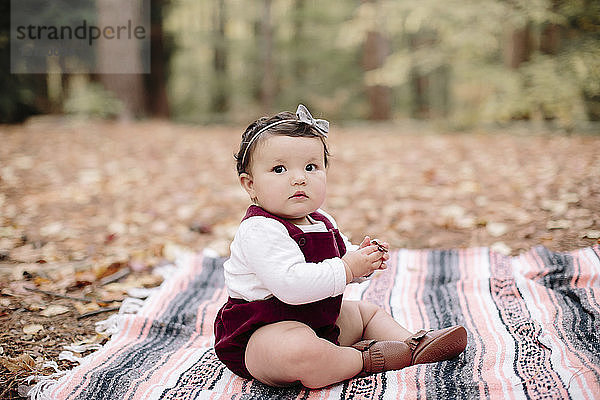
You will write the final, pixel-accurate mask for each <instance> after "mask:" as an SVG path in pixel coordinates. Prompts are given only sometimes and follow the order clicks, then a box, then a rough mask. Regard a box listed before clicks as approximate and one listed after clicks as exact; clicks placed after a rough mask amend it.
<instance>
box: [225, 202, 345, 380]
mask: <svg viewBox="0 0 600 400" xmlns="http://www.w3.org/2000/svg"><path fill="white" fill-rule="evenodd" d="M254 216H263V217H267V218H273V219H275V220H277V221H279V222H281V223H282V224H283V225H284V226H285V227H286V229H287V231H288V233H289V234H290V236H291V237H292V239H294V240H295V241H296V243H297V244H298V246H299V247H300V250H301V251H302V253H303V254H304V258H305V260H306V262H310V263H318V262H321V261H323V260H326V259H329V258H335V257H342V256H343V255H344V254H345V253H346V246H345V245H344V241H343V239H342V236H341V235H340V233H339V231H338V230H337V229H335V228H334V227H333V224H332V223H331V222H330V221H329V219H327V217H325V216H324V215H322V214H320V213H318V212H314V213H311V214H310V216H311V217H312V218H314V219H315V220H317V221H322V222H324V223H325V226H326V227H327V232H311V233H304V232H303V231H302V230H301V229H300V228H298V227H297V226H296V225H294V224H292V223H290V222H288V221H286V220H283V219H281V218H279V217H276V216H275V215H272V214H270V213H268V212H266V211H265V210H263V209H262V208H260V207H258V206H254V205H253V206H250V207H249V208H248V211H247V212H246V216H245V217H244V220H245V219H246V218H250V217H254ZM341 305H342V295H341V294H340V295H338V296H335V297H328V298H326V299H323V300H319V301H316V302H312V303H308V304H301V305H291V304H286V303H284V302H282V301H281V300H279V299H277V298H276V297H270V298H268V299H266V300H256V301H251V302H248V301H245V300H242V299H234V298H231V297H229V299H228V300H227V303H225V305H224V306H223V307H222V308H221V309H220V310H219V312H218V313H217V317H216V320H215V352H216V354H217V356H218V357H219V359H220V360H221V361H222V362H223V363H224V364H225V365H226V366H227V367H228V368H229V369H230V370H232V371H233V372H235V373H236V374H237V375H239V376H241V377H244V378H248V379H252V376H251V375H250V373H249V372H248V369H247V368H246V362H245V359H244V356H245V352H246V346H247V344H248V340H250V336H251V335H252V334H253V333H254V332H255V331H256V330H257V329H258V328H260V327H262V326H264V325H267V324H271V323H274V322H280V321H299V322H302V323H304V324H306V325H308V326H310V327H311V328H312V329H313V330H314V331H315V333H316V334H317V336H319V337H321V338H324V339H327V340H329V341H330V342H332V343H335V344H339V342H338V336H339V333H340V330H339V328H338V327H337V326H336V325H335V322H336V320H337V318H338V316H339V313H340V308H341Z"/></svg>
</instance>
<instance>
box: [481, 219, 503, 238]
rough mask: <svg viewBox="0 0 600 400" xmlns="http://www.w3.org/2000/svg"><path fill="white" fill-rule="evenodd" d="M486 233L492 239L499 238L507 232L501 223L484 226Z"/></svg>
mask: <svg viewBox="0 0 600 400" xmlns="http://www.w3.org/2000/svg"><path fill="white" fill-rule="evenodd" d="M485 229H486V230H487V232H488V233H489V234H490V235H491V236H493V237H499V236H502V235H504V234H505V233H506V232H508V225H507V224H505V223H502V222H490V223H488V224H487V225H486V226H485Z"/></svg>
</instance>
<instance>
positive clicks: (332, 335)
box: [215, 105, 467, 388]
mask: <svg viewBox="0 0 600 400" xmlns="http://www.w3.org/2000/svg"><path fill="white" fill-rule="evenodd" d="M328 131H329V123H328V122H327V121H325V120H321V119H314V118H313V117H312V116H311V115H310V113H309V112H308V110H307V109H306V107H304V106H303V105H299V106H298V110H297V112H296V114H295V115H294V114H292V113H291V112H281V113H279V114H277V115H275V116H273V117H270V118H261V119H259V120H257V121H255V122H253V123H252V124H250V126H248V128H247V129H246V131H245V132H244V134H243V135H242V142H241V145H240V149H239V152H238V153H237V154H236V160H237V172H238V175H239V180H240V183H241V185H242V187H243V188H244V189H245V190H246V192H248V194H249V196H250V198H251V200H252V202H253V205H251V206H250V207H249V208H248V210H247V212H246V215H245V217H244V218H243V220H242V222H241V224H240V226H239V229H238V231H237V233H236V235H235V238H234V240H233V242H232V244H231V257H230V258H229V260H227V261H226V262H225V267H224V269H225V283H226V285H227V290H228V293H229V299H228V301H227V303H226V304H225V305H224V306H223V307H222V308H221V310H220V311H219V312H218V314H217V318H216V321H215V352H216V354H217V356H218V357H219V359H220V360H221V361H222V362H223V363H224V364H225V365H226V366H227V367H228V368H229V369H230V370H231V371H233V372H235V373H236V374H237V375H239V376H242V377H244V378H248V379H252V378H255V379H257V380H259V381H261V382H263V383H265V384H267V385H271V386H287V385H291V384H297V383H300V384H302V385H304V386H306V387H308V388H321V387H324V386H328V385H331V384H334V383H337V382H340V381H343V380H345V379H349V378H352V377H355V376H365V375H368V374H373V373H378V372H383V371H388V370H397V369H401V368H405V367H408V366H411V365H415V364H422V363H431V362H438V361H444V360H448V359H450V358H453V357H456V356H457V355H459V354H460V353H461V352H462V351H463V350H464V349H465V347H466V345H467V333H466V331H465V329H464V328H463V327H462V326H452V327H448V328H445V329H441V330H435V331H431V330H430V331H426V330H421V331H419V332H416V333H413V332H409V331H408V330H407V329H405V328H404V327H402V326H401V325H400V324H399V323H398V322H396V321H395V320H394V319H393V317H392V316H391V315H390V314H388V313H386V312H385V311H384V310H383V309H381V308H379V307H378V306H376V305H374V304H371V303H369V302H366V301H349V300H343V299H342V294H343V292H344V288H345V287H346V285H348V284H350V283H353V282H360V281H364V280H365V279H369V277H370V276H371V275H372V274H373V272H375V271H377V270H383V269H385V268H386V263H385V262H386V261H387V260H388V259H389V257H390V256H389V253H388V250H389V245H388V244H387V243H386V242H383V241H377V240H371V238H370V237H368V236H366V237H365V238H364V240H363V241H362V242H361V243H360V245H358V246H356V245H352V244H351V243H350V242H349V241H348V239H347V238H346V237H345V236H344V235H343V234H341V233H340V231H339V230H338V226H337V224H336V222H335V220H334V219H333V218H332V217H331V216H330V215H329V214H327V213H326V212H325V211H323V210H321V208H320V207H321V206H322V205H323V203H324V201H325V194H326V187H327V166H328V156H329V152H328V148H327V142H326V138H327V133H328Z"/></svg>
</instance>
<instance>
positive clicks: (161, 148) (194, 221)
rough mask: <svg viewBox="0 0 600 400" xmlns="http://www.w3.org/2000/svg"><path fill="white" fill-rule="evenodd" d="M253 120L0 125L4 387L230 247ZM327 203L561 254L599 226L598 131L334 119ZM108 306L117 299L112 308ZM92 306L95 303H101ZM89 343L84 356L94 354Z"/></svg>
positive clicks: (372, 228)
mask: <svg viewBox="0 0 600 400" xmlns="http://www.w3.org/2000/svg"><path fill="white" fill-rule="evenodd" d="M241 132H242V128H240V127H238V128H232V127H198V126H186V125H177V124H173V123H169V122H166V121H144V122H138V123H119V122H107V121H87V122H84V121H72V120H65V119H61V118H55V117H43V118H37V119H32V120H30V121H28V122H27V123H25V124H23V125H14V126H0V143H1V146H0V326H2V331H1V333H0V398H2V399H12V398H18V397H19V395H23V394H24V393H26V391H27V389H28V384H27V382H26V380H25V378H26V377H27V376H30V375H47V374H50V373H52V372H53V371H54V370H53V368H51V367H49V364H48V362H52V361H54V362H57V365H56V366H57V367H58V368H59V369H66V368H70V367H73V366H75V365H76V363H74V362H73V361H69V360H64V359H59V354H60V353H61V351H63V350H64V346H67V345H72V344H80V345H81V344H88V345H89V344H92V345H93V344H102V343H104V342H105V341H106V340H107V338H106V337H105V336H103V335H100V334H97V333H95V329H94V328H95V323H96V322H98V321H101V320H104V319H106V318H107V317H108V316H109V315H111V314H112V313H114V312H115V311H114V309H115V308H118V306H119V304H120V300H122V299H123V298H124V297H126V296H127V291H128V290H129V289H131V288H135V287H153V286H156V285H158V284H160V282H161V278H160V277H159V276H157V275H156V274H154V273H153V271H154V267H156V266H158V265H161V264H165V263H168V262H169V261H172V260H173V258H174V257H175V255H176V254H177V252H178V251H179V250H180V249H182V248H183V249H189V250H192V251H200V250H201V249H204V248H211V249H213V250H215V251H217V252H219V253H220V254H222V255H227V253H228V245H229V242H230V240H231V239H232V237H233V234H234V233H235V230H236V227H237V225H238V223H239V221H240V219H241V217H242V216H243V214H244V212H245V209H246V207H247V206H248V204H249V199H248V197H247V195H246V193H245V192H243V190H242V189H241V188H240V186H239V185H238V182H237V177H236V174H235V168H234V163H233V154H234V153H235V151H236V147H237V146H238V145H239V137H240V135H241ZM329 143H330V150H331V153H332V158H331V164H330V168H329V175H328V199H327V201H326V204H325V205H324V208H325V209H326V210H327V211H328V212H330V213H332V214H333V215H334V216H335V217H336V220H337V222H338V224H339V225H340V227H341V229H342V230H343V232H344V233H345V234H346V235H347V236H348V237H349V238H350V239H351V240H352V241H353V242H360V240H361V239H362V237H363V236H364V235H366V234H368V235H371V236H372V237H378V238H381V239H384V240H386V241H388V242H389V243H390V245H391V246H392V247H393V248H459V247H473V246H490V247H492V248H493V249H495V250H497V251H499V252H502V253H505V254H512V255H517V254H519V253H522V252H524V251H526V250H527V249H529V248H531V247H533V246H537V245H543V246H546V247H548V248H549V249H551V250H558V251H566V250H571V249H575V248H580V247H584V246H590V245H593V244H595V243H597V242H598V238H599V237H600V151H598V149H600V136H591V135H577V134H572V135H569V136H564V135H558V134H552V133H547V132H546V133H545V132H537V133H535V134H533V133H523V132H522V133H515V132H509V131H508V130H506V131H496V132H493V133H490V132H471V133H468V134H467V133H436V132H435V131H434V130H433V129H432V128H430V127H427V126H419V125H415V124H408V123H407V124H406V125H381V126H376V125H361V126H356V125H355V126H346V127H344V126H342V127H339V126H338V127H336V126H335V125H334V126H333V129H332V132H331V134H330V141H329ZM108 310H113V311H108ZM93 313H97V314H93ZM88 353H89V351H88V352H83V353H82V354H76V355H81V356H83V355H86V354H88Z"/></svg>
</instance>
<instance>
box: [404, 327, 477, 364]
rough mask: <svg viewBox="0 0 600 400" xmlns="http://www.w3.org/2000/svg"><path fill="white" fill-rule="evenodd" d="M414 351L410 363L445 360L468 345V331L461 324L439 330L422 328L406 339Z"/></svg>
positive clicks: (454, 355) (457, 353)
mask: <svg viewBox="0 0 600 400" xmlns="http://www.w3.org/2000/svg"><path fill="white" fill-rule="evenodd" d="M404 343H406V344H407V345H408V346H409V347H410V349H411V352H412V357H411V362H410V365H415V364H426V363H433V362H438V361H445V360H449V359H451V358H454V357H456V356H457V355H459V354H460V353H462V352H463V351H464V350H465V348H466V347H467V331H466V330H465V328H463V327H462V326H460V325H455V326H451V327H449V328H445V329H440V330H437V331H425V330H421V331H419V332H417V333H415V334H414V335H412V336H411V337H409V338H408V339H406V340H405V341H404Z"/></svg>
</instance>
